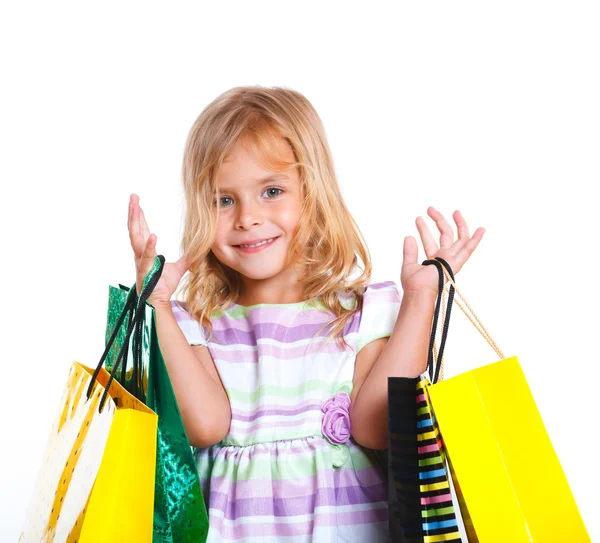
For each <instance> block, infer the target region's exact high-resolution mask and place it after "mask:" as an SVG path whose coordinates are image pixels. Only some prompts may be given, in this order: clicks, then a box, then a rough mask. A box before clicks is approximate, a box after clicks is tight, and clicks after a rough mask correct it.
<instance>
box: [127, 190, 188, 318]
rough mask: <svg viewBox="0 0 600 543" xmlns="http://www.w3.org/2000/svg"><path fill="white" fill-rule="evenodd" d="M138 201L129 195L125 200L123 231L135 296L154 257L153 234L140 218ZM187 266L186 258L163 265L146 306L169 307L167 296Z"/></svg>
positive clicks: (142, 213)
mask: <svg viewBox="0 0 600 543" xmlns="http://www.w3.org/2000/svg"><path fill="white" fill-rule="evenodd" d="M139 201H140V199H139V197H138V196H137V195H136V194H132V195H131V196H130V197H129V213H128V216H127V228H128V230H129V240H130V242H131V248H132V249H133V255H134V259H135V269H136V289H137V293H138V295H139V294H140V293H141V290H142V286H143V284H144V279H145V278H146V276H147V275H148V273H149V272H150V270H151V269H152V266H153V264H154V258H155V257H156V241H157V237H156V234H151V233H150V230H149V229H148V224H147V223H146V218H145V217H144V212H143V211H142V208H141V207H140V205H139ZM188 267H189V263H188V259H187V256H186V255H183V256H182V257H181V258H180V259H179V260H178V261H177V262H172V263H167V262H165V265H164V267H163V271H162V274H161V276H160V279H159V280H158V283H157V284H156V286H155V287H154V290H153V291H152V294H150V297H149V298H148V302H149V303H150V304H151V305H153V306H154V307H156V306H157V305H159V304H163V305H170V304H171V296H172V295H173V293H174V292H175V290H176V289H177V286H178V285H179V282H180V281H181V278H182V277H183V275H184V274H185V272H186V271H187V270H188Z"/></svg>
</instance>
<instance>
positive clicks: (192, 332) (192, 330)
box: [171, 300, 208, 346]
mask: <svg viewBox="0 0 600 543" xmlns="http://www.w3.org/2000/svg"><path fill="white" fill-rule="evenodd" d="M171 309H172V310H173V315H174V316H175V320H176V321H177V324H178V325H179V328H181V331H182V332H183V335H184V336H185V339H187V341H188V343H189V344H190V345H204V346H208V342H207V341H206V335H205V333H204V330H203V327H202V326H201V325H200V323H199V322H198V321H197V320H196V319H194V318H192V316H191V315H190V314H189V313H188V312H187V311H186V309H185V305H184V304H183V303H182V302H180V301H177V300H171Z"/></svg>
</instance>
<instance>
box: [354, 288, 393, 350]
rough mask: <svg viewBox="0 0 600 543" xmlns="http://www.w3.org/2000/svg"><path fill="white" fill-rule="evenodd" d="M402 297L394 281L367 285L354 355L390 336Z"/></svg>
mask: <svg viewBox="0 0 600 543" xmlns="http://www.w3.org/2000/svg"><path fill="white" fill-rule="evenodd" d="M401 299H402V296H401V295H400V288H399V286H398V284H397V283H396V282H395V281H380V282H376V283H371V284H370V285H367V288H366V289H365V291H364V293H363V305H362V310H361V314H360V321H359V324H358V336H357V341H356V353H357V354H358V352H359V351H360V350H361V349H362V348H363V347H364V346H365V345H368V344H369V343H371V342H372V341H375V340H376V339H379V338H383V337H389V336H391V335H392V331H393V329H394V326H395V325H396V320H397V318H398V312H399V311H400V303H401Z"/></svg>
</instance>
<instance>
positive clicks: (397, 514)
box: [388, 260, 461, 543]
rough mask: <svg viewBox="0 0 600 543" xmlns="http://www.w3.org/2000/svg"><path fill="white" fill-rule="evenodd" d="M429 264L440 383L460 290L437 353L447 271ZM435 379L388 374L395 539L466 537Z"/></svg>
mask: <svg viewBox="0 0 600 543" xmlns="http://www.w3.org/2000/svg"><path fill="white" fill-rule="evenodd" d="M423 264H424V265H435V266H436V267H437V268H438V271H439V289H438V297H437V300H436V305H435V311H434V317H433V326H432V333H431V339H430V343H429V351H428V360H427V371H428V372H429V379H430V380H431V383H437V382H438V380H439V379H440V372H441V361H442V357H443V351H444V347H445V342H446V335H447V331H448V326H449V319H450V309H451V307H452V302H453V297H454V292H453V290H451V291H450V296H449V300H448V307H447V310H446V314H445V317H444V324H443V334H442V343H441V346H440V352H439V355H438V356H437V357H436V356H435V350H434V342H435V333H436V330H437V323H438V319H439V314H440V308H441V305H442V297H443V294H444V291H443V278H444V275H443V273H442V270H441V267H442V265H441V264H440V263H439V262H437V261H435V260H427V261H425V262H424V263H423ZM429 379H428V378H427V377H426V376H424V375H422V376H419V377H415V378H409V377H389V378H388V473H389V474H390V481H389V488H388V490H389V502H388V510H389V525H390V533H391V535H392V539H393V540H394V541H401V542H407V543H417V542H418V543H429V542H437V541H453V542H458V541H461V537H460V532H459V527H458V520H457V518H456V511H455V506H454V504H453V501H452V493H451V489H450V475H449V473H448V470H447V467H446V461H445V454H444V449H443V444H442V440H441V437H440V434H439V430H438V427H437V423H436V419H435V416H434V414H433V411H432V409H431V404H430V402H429V396H428V393H427V391H428V389H429V387H430V380H429Z"/></svg>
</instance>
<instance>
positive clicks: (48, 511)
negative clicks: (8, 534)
mask: <svg viewBox="0 0 600 543" xmlns="http://www.w3.org/2000/svg"><path fill="white" fill-rule="evenodd" d="M133 300H134V298H133V297H131V301H130V303H128V304H127V306H126V307H125V309H124V310H123V314H122V317H123V318H121V319H119V323H118V324H117V326H116V329H115V332H114V333H113V336H112V338H111V339H110V340H109V342H108V344H107V346H106V350H105V352H104V355H103V356H102V359H101V360H100V363H99V364H98V366H97V367H96V369H95V371H94V370H92V369H90V368H88V367H86V366H84V365H83V364H80V363H79V362H73V363H72V365H71V369H70V371H69V377H68V380H67V384H66V386H65V389H64V392H63V395H62V399H61V402H60V408H59V410H58V413H57V415H56V417H55V420H54V424H53V426H52V430H51V431H50V436H49V437H48V441H47V443H46V448H45V453H44V456H43V464H42V467H41V469H40V472H39V473H38V477H37V480H36V483H35V488H34V492H33V497H32V500H31V502H30V504H29V508H28V510H27V513H26V520H25V525H24V528H23V532H22V534H21V537H20V539H19V541H24V542H36V543H37V542H40V541H44V542H49V541H60V542H63V541H67V542H75V541H77V542H83V543H88V542H95V541H98V542H100V541H102V542H104V541H111V542H121V541H123V542H150V541H152V523H153V514H154V476H155V468H156V460H155V459H156V439H157V425H158V417H157V415H156V413H154V411H152V410H151V409H150V408H148V407H147V406H146V405H144V404H143V403H142V402H140V401H139V400H138V399H136V398H135V397H134V396H133V395H131V394H130V393H129V392H127V391H126V390H125V389H124V388H123V387H122V386H121V385H120V384H119V383H118V382H117V381H116V380H114V379H113V377H114V374H115V373H116V371H117V370H118V366H119V364H118V363H117V364H115V368H114V371H113V372H112V374H109V373H108V372H107V371H106V370H105V369H104V368H103V367H102V364H103V362H104V360H105V358H106V355H107V353H108V351H109V350H110V348H111V346H112V343H113V342H114V339H115V337H116V335H117V331H118V328H119V327H120V326H121V323H122V322H123V320H124V318H125V314H126V313H127V312H128V311H129V309H130V307H131V305H132V303H133ZM144 304H145V300H142V303H141V306H143V305H144ZM143 309H144V307H142V310H143ZM134 324H135V319H133V320H132V323H131V324H130V326H129V329H128V332H127V333H128V337H129V336H130V335H131V333H132V331H133V329H134ZM125 343H126V344H125V346H124V348H123V349H121V353H120V355H119V362H120V358H121V356H122V355H123V354H126V349H127V347H128V343H129V342H128V341H126V342H125Z"/></svg>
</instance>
